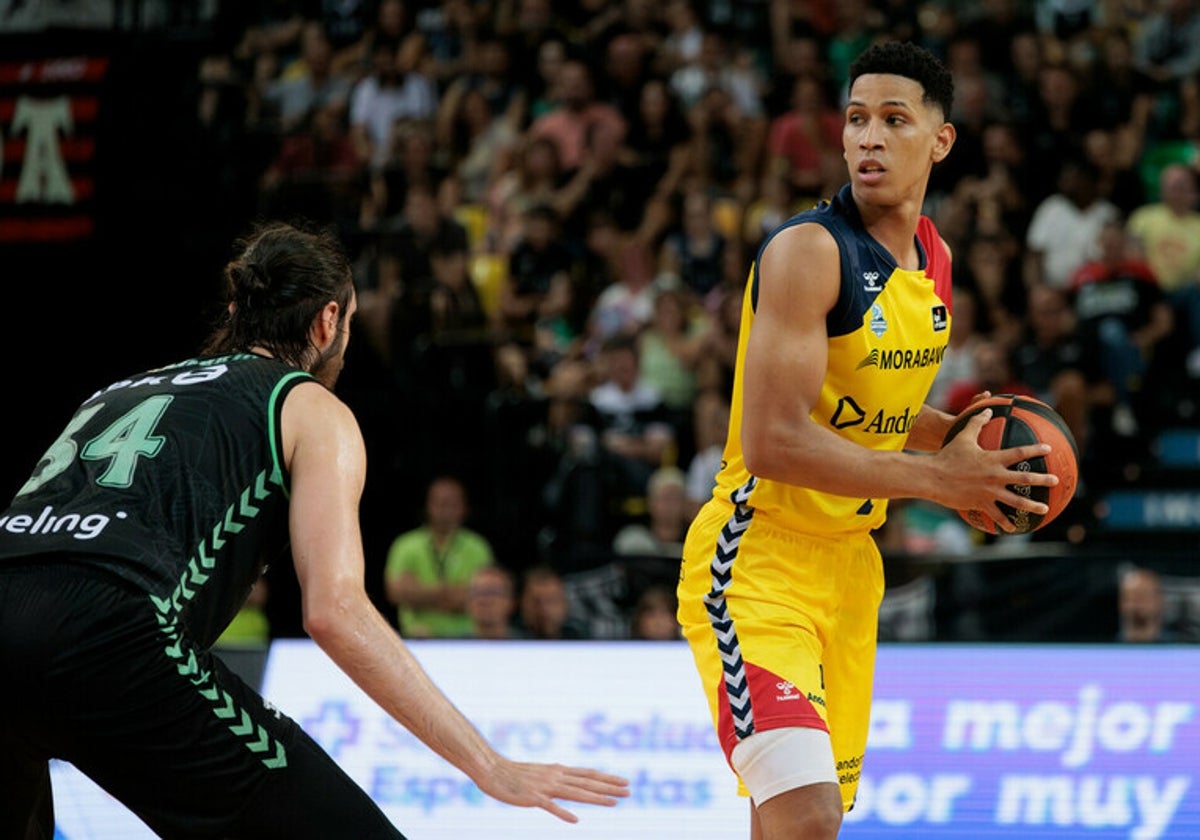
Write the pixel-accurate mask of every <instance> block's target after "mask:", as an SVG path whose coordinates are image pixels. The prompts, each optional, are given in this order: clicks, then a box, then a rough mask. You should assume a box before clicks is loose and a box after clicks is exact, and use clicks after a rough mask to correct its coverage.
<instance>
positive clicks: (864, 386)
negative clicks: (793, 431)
mask: <svg viewBox="0 0 1200 840" xmlns="http://www.w3.org/2000/svg"><path fill="white" fill-rule="evenodd" d="M799 224H819V225H822V226H823V227H824V228H825V229H826V230H828V231H829V232H830V233H831V234H832V235H833V237H834V239H836V240H837V243H838V248H839V250H840V251H841V261H842V269H841V275H842V280H841V283H842V286H841V292H840V293H839V296H838V301H837V304H836V305H835V306H834V308H833V309H832V310H831V311H830V313H829V315H828V316H827V318H826V322H827V323H826V326H827V329H828V333H829V361H828V369H827V371H826V374H825V381H824V383H823V384H822V386H821V395H820V398H819V399H818V401H817V404H816V406H815V407H814V409H813V411H812V414H811V415H810V416H811V417H812V419H813V420H814V421H815V422H817V423H820V424H821V425H822V426H825V427H826V428H828V429H831V430H833V431H834V432H835V433H837V434H839V435H841V436H842V437H844V438H847V439H849V440H851V441H853V442H854V443H857V444H860V445H861V446H865V447H867V448H869V449H876V450H893V451H896V450H900V449H903V448H904V446H905V443H906V441H907V440H908V432H909V430H910V429H911V428H912V424H913V422H914V421H915V420H916V417H917V412H918V411H919V410H920V408H921V405H922V404H923V403H924V401H925V398H926V396H927V395H928V393H929V388H930V386H931V385H932V383H933V378H934V376H935V374H936V373H937V370H938V367H939V365H940V364H941V361H942V357H943V355H944V354H945V351H946V342H947V340H948V338H949V336H950V320H951V273H950V257H949V254H948V253H947V252H946V249H945V246H944V245H943V244H942V242H941V239H940V238H939V236H938V233H937V229H936V228H935V227H934V225H933V222H932V221H931V220H930V219H929V218H927V217H924V216H922V217H921V219H920V222H919V223H918V225H917V241H918V250H919V251H920V253H921V263H922V268H921V269H919V270H915V271H908V270H904V269H901V268H899V267H898V266H897V265H896V263H895V260H893V259H892V257H891V255H890V254H889V253H888V252H887V250H886V249H884V248H883V246H882V245H880V244H879V243H878V242H876V241H875V239H874V238H873V237H872V236H871V235H870V234H869V233H867V231H866V229H865V228H864V227H863V225H862V222H861V219H860V217H859V214H858V210H857V208H856V206H855V204H854V200H853V198H852V197H851V194H850V186H849V185H848V184H847V185H846V186H845V187H843V188H842V189H841V191H840V192H839V193H838V194H837V196H836V197H834V199H833V200H831V201H824V202H822V203H821V204H820V205H818V206H817V207H815V208H813V209H811V210H807V211H805V212H803V213H800V214H798V215H796V216H793V217H792V218H791V219H789V220H788V221H787V222H785V223H784V224H783V225H781V226H780V227H779V228H778V229H777V230H776V231H775V232H774V233H772V234H771V235H770V236H769V237H768V238H767V240H766V241H764V242H763V245H762V246H761V247H760V248H759V254H761V253H762V248H765V247H766V244H767V242H769V241H770V239H771V238H772V237H774V236H776V235H777V234H778V233H779V231H781V230H785V229H786V228H788V227H791V226H793V225H799ZM762 282H764V281H763V278H762V277H761V276H760V275H759V273H758V260H755V263H754V265H753V266H751V269H750V277H749V280H748V281H747V283H746V291H745V300H744V302H743V307H742V320H741V328H740V333H739V336H740V337H739V344H738V352H737V366H736V369H735V372H734V382H733V396H732V400H731V406H730V407H731V410H730V422H729V434H728V437H727V439H726V445H725V453H724V457H723V460H722V467H721V469H720V471H719V472H718V473H717V483H716V487H715V488H714V490H713V495H714V496H715V497H716V498H718V499H723V500H725V501H733V500H735V499H736V501H737V502H742V503H745V504H748V505H749V506H750V507H752V508H754V509H755V517H756V518H758V517H760V516H761V517H764V518H769V519H770V520H772V521H773V522H775V523H776V524H777V525H778V526H781V527H785V528H788V529H791V530H795V531H799V532H804V533H811V534H820V535H825V536H829V535H836V534H845V533H860V532H867V531H871V530H874V529H875V528H878V527H879V526H880V525H882V524H883V521H884V519H885V518H886V515H887V500H886V499H864V498H850V497H846V496H838V495H833V494H831V493H822V492H818V491H816V490H811V489H809V488H806V487H802V486H796V485H791V484H784V483H781V482H776V481H768V480H759V479H757V478H756V477H754V476H751V474H750V473H749V472H747V470H746V467H745V464H744V462H743V458H742V445H741V431H742V418H743V411H744V405H743V395H742V378H743V368H744V364H745V353H746V339H747V337H748V336H749V334H750V331H751V330H752V329H754V316H755V308H756V305H757V300H758V288H759V284H760V283H762ZM766 282H775V283H779V282H787V278H785V277H772V278H769V279H768V280H767V281H766ZM779 394H780V398H781V399H786V394H787V385H786V383H781V384H780V387H779Z"/></svg>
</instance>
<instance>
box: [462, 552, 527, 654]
mask: <svg viewBox="0 0 1200 840" xmlns="http://www.w3.org/2000/svg"><path fill="white" fill-rule="evenodd" d="M514 590H515V586H514V583H513V575H512V572H510V571H509V570H508V569H506V568H504V567H503V566H501V565H499V564H498V563H489V564H487V565H486V566H480V567H479V568H478V569H476V570H475V573H474V574H472V575H471V581H470V583H469V584H468V586H467V597H466V613H467V617H468V618H469V619H470V622H471V629H470V632H469V633H468V636H469V637H470V638H472V639H486V640H500V639H515V638H517V634H516V631H515V630H514V628H513V624H512V621H513V615H514V614H515V611H516V605H517V602H516V595H515V591H514Z"/></svg>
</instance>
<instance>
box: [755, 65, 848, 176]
mask: <svg viewBox="0 0 1200 840" xmlns="http://www.w3.org/2000/svg"><path fill="white" fill-rule="evenodd" d="M842 122H843V117H842V114H841V111H839V110H838V109H837V108H836V107H834V105H833V103H832V102H831V101H830V98H829V95H828V92H827V91H826V89H825V86H824V83H823V82H822V81H821V80H820V79H817V78H814V77H812V76H797V77H796V79H795V80H794V81H793V82H792V97H791V102H790V108H789V109H788V110H787V111H786V112H785V113H783V114H780V115H779V116H777V117H775V118H774V119H773V120H772V121H771V126H770V133H769V134H768V135H767V150H768V152H769V153H770V160H769V165H770V167H771V171H772V172H776V173H782V174H786V176H787V177H788V178H789V180H790V185H791V188H792V191H793V193H794V194H795V195H797V196H802V197H805V198H811V199H821V198H825V197H828V196H829V195H830V194H831V193H832V191H834V190H836V189H837V187H838V186H840V185H841V180H839V179H844V176H845V163H844V162H843V160H842Z"/></svg>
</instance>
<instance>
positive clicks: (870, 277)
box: [863, 271, 883, 292]
mask: <svg viewBox="0 0 1200 840" xmlns="http://www.w3.org/2000/svg"><path fill="white" fill-rule="evenodd" d="M863 282H864V283H866V285H865V286H863V291H864V292H878V291H880V290H881V289H883V286H881V285H879V272H878V271H864V272H863Z"/></svg>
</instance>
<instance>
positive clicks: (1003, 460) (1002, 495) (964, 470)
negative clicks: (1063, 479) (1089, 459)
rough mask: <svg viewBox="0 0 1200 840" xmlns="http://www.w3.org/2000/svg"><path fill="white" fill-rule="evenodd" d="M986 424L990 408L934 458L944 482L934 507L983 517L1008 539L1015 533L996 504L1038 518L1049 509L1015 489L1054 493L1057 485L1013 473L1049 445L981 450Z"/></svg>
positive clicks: (1040, 476)
mask: <svg viewBox="0 0 1200 840" xmlns="http://www.w3.org/2000/svg"><path fill="white" fill-rule="evenodd" d="M991 419H992V410H991V409H990V408H989V409H985V410H983V411H980V412H978V413H977V414H975V415H974V416H973V417H971V419H970V420H968V421H967V423H966V425H965V426H964V427H963V429H962V431H961V432H960V433H958V434H957V435H955V436H954V438H953V439H952V440H950V441H949V442H948V443H947V444H946V446H945V447H944V448H943V449H942V450H941V452H940V453H938V455H937V456H936V457H939V458H942V459H943V463H944V470H945V477H946V478H947V480H946V481H944V482H943V483H942V487H941V489H942V491H943V493H942V495H941V497H940V498H938V499H937V500H936V501H938V502H940V503H941V504H943V505H946V506H947V507H949V508H951V509H955V510H978V511H983V512H984V513H986V514H987V515H988V516H989V517H991V518H992V519H993V520H994V522H995V523H996V527H998V528H999V529H1001V530H1003V531H1006V532H1009V533H1013V532H1015V531H1016V530H1017V528H1016V526H1015V525H1013V524H1012V522H1011V521H1010V520H1009V517H1008V516H1007V515H1005V514H1004V512H1003V511H1002V510H1001V508H1000V507H999V503H1003V504H1005V505H1008V506H1009V507H1011V508H1014V509H1016V510H1023V511H1028V512H1030V513H1032V514H1036V515H1038V516H1042V515H1044V514H1046V513H1047V512H1048V511H1049V506H1047V505H1046V504H1044V503H1043V502H1039V501H1035V500H1034V499H1032V498H1031V497H1030V496H1029V495H1027V494H1026V493H1023V492H1020V488H1028V487H1031V486H1036V487H1053V486H1055V485H1056V484H1058V477H1057V476H1055V475H1053V474H1050V473H1037V472H1028V471H1024V470H1021V469H1018V467H1019V466H1020V465H1021V464H1024V463H1027V462H1029V461H1031V460H1033V459H1035V458H1041V457H1044V456H1045V455H1047V454H1048V453H1049V452H1050V446H1049V445H1048V444H1045V443H1032V444H1026V445H1023V446H1014V447H1010V448H1008V449H985V448H984V447H983V446H981V445H980V444H979V434H980V432H981V431H982V430H983V427H984V426H985V425H987V423H988V421H990V420H991ZM1010 465H1012V466H1010ZM939 473H941V471H939Z"/></svg>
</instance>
